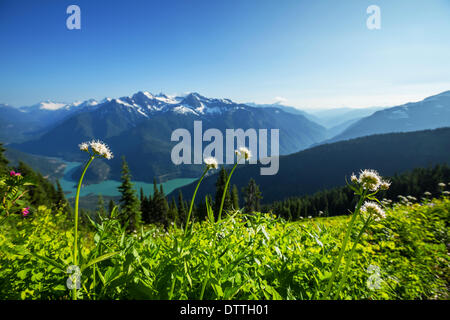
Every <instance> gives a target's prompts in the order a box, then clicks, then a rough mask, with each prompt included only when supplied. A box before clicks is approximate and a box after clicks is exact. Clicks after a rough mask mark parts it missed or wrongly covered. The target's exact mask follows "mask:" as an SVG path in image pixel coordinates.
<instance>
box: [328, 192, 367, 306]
mask: <svg viewBox="0 0 450 320" xmlns="http://www.w3.org/2000/svg"><path fill="white" fill-rule="evenodd" d="M365 195H366V194H365V192H364V194H363V195H362V196H361V198H360V199H359V202H358V205H357V206H356V208H355V211H354V212H353V215H352V219H351V221H350V223H349V225H348V228H347V231H346V233H345V237H344V242H343V243H342V247H341V250H340V252H339V256H338V258H337V260H336V262H335V264H334V267H333V272H332V274H331V278H330V280H329V281H328V285H327V288H326V290H325V295H324V299H328V296H329V294H330V291H331V286H332V285H333V281H334V279H335V278H336V275H337V271H338V269H339V266H340V264H341V260H342V256H343V255H344V252H345V247H346V246H347V242H348V240H349V238H350V234H351V231H352V229H353V224H354V223H355V219H356V216H357V215H358V212H359V209H360V208H361V206H362V203H363V201H364V199H365Z"/></svg>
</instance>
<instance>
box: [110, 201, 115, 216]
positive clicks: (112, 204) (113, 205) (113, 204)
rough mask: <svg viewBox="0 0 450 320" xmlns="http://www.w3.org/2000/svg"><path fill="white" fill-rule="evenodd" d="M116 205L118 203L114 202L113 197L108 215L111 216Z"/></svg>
mask: <svg viewBox="0 0 450 320" xmlns="http://www.w3.org/2000/svg"><path fill="white" fill-rule="evenodd" d="M115 206H116V204H115V203H114V201H113V199H110V200H109V203H108V217H110V216H111V212H112V211H113V210H114V207H115Z"/></svg>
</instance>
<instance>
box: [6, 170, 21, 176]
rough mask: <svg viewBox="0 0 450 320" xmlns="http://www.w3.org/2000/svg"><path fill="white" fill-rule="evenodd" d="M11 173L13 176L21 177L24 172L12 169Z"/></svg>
mask: <svg viewBox="0 0 450 320" xmlns="http://www.w3.org/2000/svg"><path fill="white" fill-rule="evenodd" d="M9 175H10V176H11V177H20V176H21V175H22V174H21V173H20V172H15V171H14V170H11V171H10V172H9Z"/></svg>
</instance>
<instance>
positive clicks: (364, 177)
mask: <svg viewBox="0 0 450 320" xmlns="http://www.w3.org/2000/svg"><path fill="white" fill-rule="evenodd" d="M350 180H351V181H352V182H353V183H355V184H357V183H358V184H360V185H361V186H362V187H363V189H366V190H370V191H377V190H379V189H380V190H388V189H389V187H390V185H391V183H390V182H389V181H386V180H383V179H382V178H381V177H380V175H379V174H378V172H377V171H375V170H370V169H366V170H361V172H360V174H359V177H356V175H355V174H352V176H351V177H350Z"/></svg>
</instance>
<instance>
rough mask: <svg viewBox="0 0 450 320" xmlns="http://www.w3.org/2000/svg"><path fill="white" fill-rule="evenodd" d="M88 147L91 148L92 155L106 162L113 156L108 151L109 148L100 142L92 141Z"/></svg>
mask: <svg viewBox="0 0 450 320" xmlns="http://www.w3.org/2000/svg"><path fill="white" fill-rule="evenodd" d="M89 145H90V146H91V148H92V151H93V152H94V154H96V155H99V156H101V157H103V158H105V159H108V160H110V159H112V158H113V154H112V152H111V150H109V147H108V146H107V145H106V144H105V143H103V142H101V141H100V140H92V141H91V142H89Z"/></svg>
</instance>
